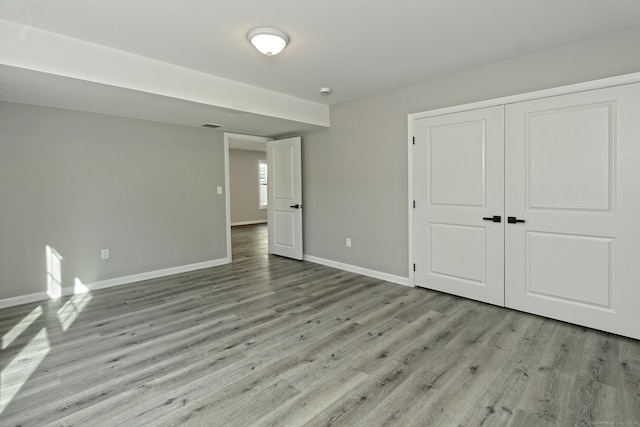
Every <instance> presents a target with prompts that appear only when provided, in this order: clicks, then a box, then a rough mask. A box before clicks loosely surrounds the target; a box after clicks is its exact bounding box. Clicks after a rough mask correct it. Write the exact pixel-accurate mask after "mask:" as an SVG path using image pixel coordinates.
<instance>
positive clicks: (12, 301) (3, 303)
mask: <svg viewBox="0 0 640 427" xmlns="http://www.w3.org/2000/svg"><path fill="white" fill-rule="evenodd" d="M230 262H231V260H230V259H229V258H220V259H215V260H212V261H205V262H198V263H195V264H187V265H181V266H178V267H171V268H164V269H162V270H155V271H149V272H146V273H138V274H132V275H130V276H124V277H116V278H114V279H108V280H100V281H98V282H93V283H84V286H85V287H86V288H87V289H89V290H90V291H95V290H97V289H106V288H112V287H114V286H122V285H129V284H132V283H136V282H141V281H143V280H149V279H157V278H158V277H165V276H171V275H173V274H180V273H187V272H189V271H195V270H202V269H204V268H211V267H217V266H220V265H224V264H229V263H230ZM73 293H74V289H73V288H72V287H67V288H62V296H66V295H72V294H73ZM47 299H49V295H48V294H47V293H46V292H38V293H35V294H28V295H20V296H17V297H12V298H4V299H0V308H6V307H13V306H15V305H22V304H29V303H32V302H37V301H44V300H47Z"/></svg>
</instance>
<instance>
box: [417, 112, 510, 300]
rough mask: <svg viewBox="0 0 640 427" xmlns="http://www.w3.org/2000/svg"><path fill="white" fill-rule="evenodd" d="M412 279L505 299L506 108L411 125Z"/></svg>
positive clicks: (444, 288)
mask: <svg viewBox="0 0 640 427" xmlns="http://www.w3.org/2000/svg"><path fill="white" fill-rule="evenodd" d="M413 130H414V133H415V147H414V149H415V152H414V171H415V175H414V176H415V178H414V179H415V182H414V189H415V203H416V206H415V215H414V221H415V223H414V224H415V237H414V243H415V244H414V257H415V260H416V272H415V284H416V285H417V286H422V287H426V288H430V289H434V290H438V291H443V292H447V293H451V294H455V295H460V296H464V297H467V298H472V299H475V300H479V301H484V302H488V303H492V304H497V305H503V304H504V264H503V263H504V222H503V221H501V222H493V221H492V220H484V219H483V218H490V219H492V218H493V216H494V215H495V216H499V217H501V220H503V208H504V170H503V167H504V108H503V107H502V106H500V107H492V108H486V109H481V110H475V111H466V112H462V113H456V114H448V115H445V116H437V117H429V118H424V119H419V120H416V121H415V122H414V127H413Z"/></svg>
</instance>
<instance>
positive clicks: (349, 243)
mask: <svg viewBox="0 0 640 427" xmlns="http://www.w3.org/2000/svg"><path fill="white" fill-rule="evenodd" d="M346 245H347V247H348V248H350V247H351V238H350V237H347V241H346Z"/></svg>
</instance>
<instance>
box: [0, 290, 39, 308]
mask: <svg viewBox="0 0 640 427" xmlns="http://www.w3.org/2000/svg"><path fill="white" fill-rule="evenodd" d="M48 298H49V295H47V293H46V292H38V293H35V294H28V295H20V296H17V297H11V298H4V299H0V308H6V307H13V306H14V305H22V304H29V303H32V302H37V301H43V300H46V299H48Z"/></svg>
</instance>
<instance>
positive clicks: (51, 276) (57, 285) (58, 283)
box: [45, 245, 62, 299]
mask: <svg viewBox="0 0 640 427" xmlns="http://www.w3.org/2000/svg"><path fill="white" fill-rule="evenodd" d="M45 253H46V257H47V294H48V295H49V297H50V298H53V299H55V298H60V296H61V295H62V256H61V255H60V254H59V253H58V252H57V251H56V250H55V249H53V248H52V247H51V246H49V245H47V246H46V248H45Z"/></svg>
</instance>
